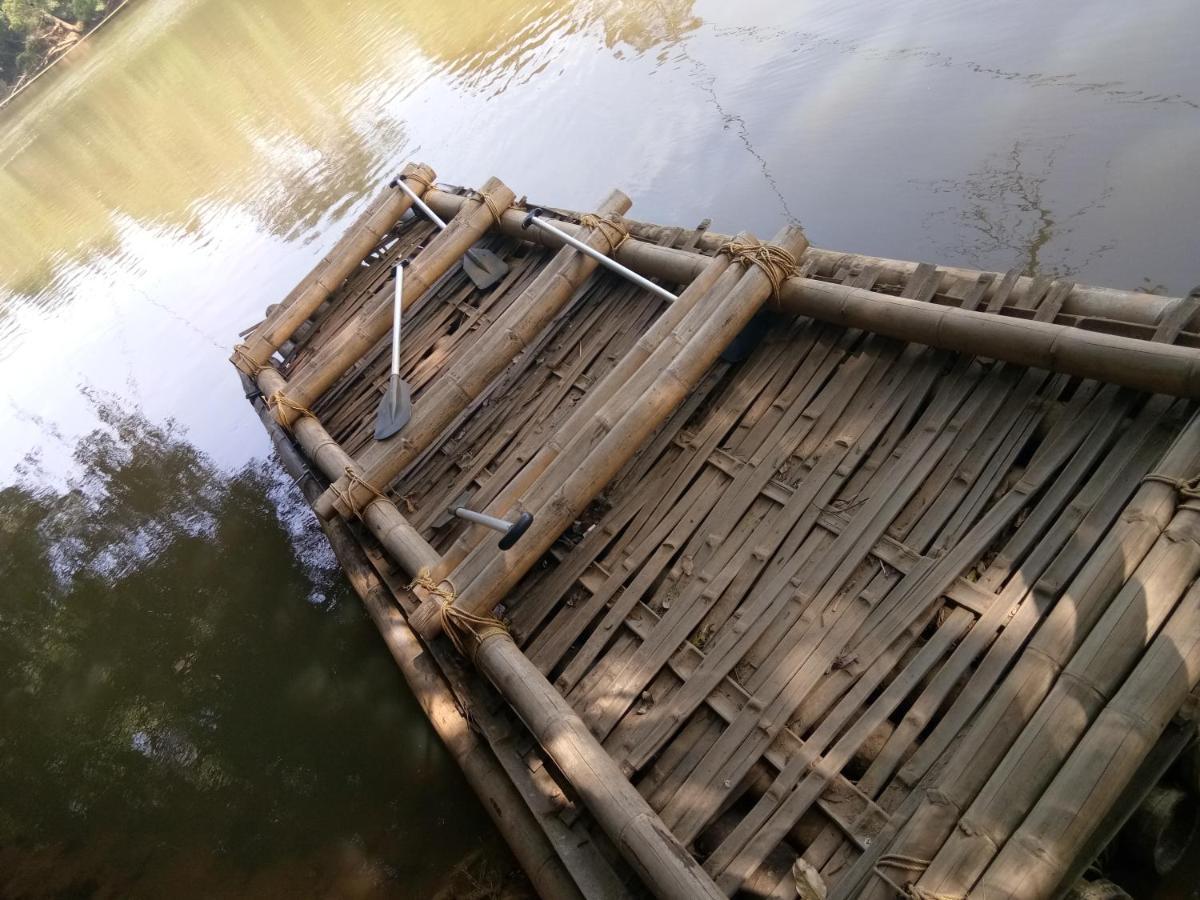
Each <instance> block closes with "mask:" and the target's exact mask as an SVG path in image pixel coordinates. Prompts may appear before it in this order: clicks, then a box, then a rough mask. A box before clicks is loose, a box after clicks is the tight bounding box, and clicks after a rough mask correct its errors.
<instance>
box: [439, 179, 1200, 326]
mask: <svg viewBox="0 0 1200 900" xmlns="http://www.w3.org/2000/svg"><path fill="white" fill-rule="evenodd" d="M463 199H464V198H463V197H462V195H460V194H455V193H452V192H450V191H444V190H440V189H437V188H435V189H434V190H433V191H431V192H430V194H429V196H428V197H426V198H425V200H426V202H427V203H429V205H430V206H431V207H432V208H433V209H434V210H435V211H436V212H438V214H439V215H443V216H448V215H453V214H454V211H455V210H457V209H458V207H459V206H460V205H461V204H462V202H463ZM520 218H521V217H520V216H516V215H514V216H513V217H512V218H511V219H509V218H507V217H506V219H505V221H504V223H503V226H502V228H501V230H502V231H503V232H504V233H505V234H506V235H508V236H510V237H520V236H521V232H520ZM622 223H623V224H624V225H625V227H626V228H627V229H628V230H629V233H630V234H631V235H633V237H635V238H636V239H637V243H639V244H643V245H645V246H652V245H654V244H656V243H658V241H660V240H662V238H664V237H665V236H667V234H668V232H669V231H670V229H669V228H668V227H666V226H663V225H653V224H649V223H646V222H639V221H637V220H635V219H628V218H623V219H622ZM556 224H557V223H556ZM559 227H562V226H561V225H560V226H559ZM729 240H730V237H729V235H726V234H720V233H718V232H713V231H705V232H704V233H703V234H702V235H701V236H700V239H699V240H698V241H697V248H698V249H699V250H701V251H703V252H707V253H712V252H714V251H716V250H717V249H719V248H720V247H721V246H723V245H724V244H726V243H728V241H729ZM629 250H630V252H631V253H637V252H640V250H641V248H638V247H636V245H635V246H631V247H630V248H629ZM682 252H686V251H673V253H675V254H678V253H682ZM618 259H619V260H620V261H621V262H623V263H625V264H626V265H628V266H630V268H637V267H636V266H634V265H632V264H631V263H630V262H629V261H628V260H627V259H626V258H625V257H624V255H623V254H618ZM810 261H813V262H815V263H816V266H817V270H818V271H820V272H822V273H829V274H832V273H833V272H836V271H837V270H838V269H840V268H849V269H868V268H869V269H875V270H878V280H879V282H880V283H881V284H896V283H900V282H904V281H906V280H907V279H908V278H909V277H910V276H911V275H912V274H913V272H914V271H916V268H917V266H918V265H919V263H915V262H912V261H909V260H902V259H888V258H886V257H881V256H869V255H867V254H864V253H845V252H842V251H838V250H826V249H822V248H820V247H813V246H809V247H808V249H807V250H805V251H804V255H803V256H802V258H801V260H800V262H801V263H805V262H810ZM676 265H682V263H681V262H680V263H676ZM638 271H641V272H642V274H643V275H651V276H653V275H654V274H659V275H660V277H663V276H662V273H654V272H650V271H642V270H640V269H639V270H638ZM985 274H990V275H992V276H993V278H994V280H995V281H997V282H998V281H1000V279H1001V273H999V272H984V271H983V270H979V269H968V268H962V267H958V266H939V267H938V277H939V284H938V292H940V293H946V292H948V291H952V290H955V289H956V288H958V289H961V288H965V287H968V286H970V285H973V284H975V283H976V282H977V281H978V280H979V277H980V276H981V275H985ZM1033 281H1034V279H1033V278H1031V277H1029V276H1028V275H1022V276H1020V277H1019V278H1017V280H1016V282H1015V283H1014V284H1013V290H1012V294H1011V296H1010V300H1011V301H1012V302H1013V303H1015V304H1018V305H1019V304H1020V303H1021V301H1022V300H1024V298H1025V297H1026V295H1027V294H1028V293H1029V291H1030V288H1031V286H1032V285H1033ZM677 283H683V279H681V280H679V281H678V282H677ZM1185 300H1186V298H1183V297H1162V296H1158V295H1156V294H1146V293H1142V292H1141V291H1124V290H1119V289H1117V288H1109V287H1097V286H1092V285H1086V284H1076V285H1073V286H1072V288H1071V291H1070V292H1069V293H1068V294H1067V296H1066V298H1065V300H1064V302H1063V306H1062V310H1061V312H1062V313H1063V314H1065V315H1069V316H1078V317H1081V318H1088V319H1106V320H1109V321H1118V322H1128V323H1130V324H1134V325H1140V326H1144V327H1153V326H1155V325H1157V324H1158V323H1159V322H1160V321H1161V320H1162V318H1163V316H1165V315H1166V314H1167V313H1168V312H1170V311H1172V310H1173V309H1176V308H1178V307H1179V305H1180V304H1182V303H1184V302H1185ZM1184 330H1186V331H1196V330H1200V315H1197V311H1196V310H1193V311H1192V312H1191V313H1190V314H1189V315H1188V316H1187V319H1186V321H1185V323H1184Z"/></svg>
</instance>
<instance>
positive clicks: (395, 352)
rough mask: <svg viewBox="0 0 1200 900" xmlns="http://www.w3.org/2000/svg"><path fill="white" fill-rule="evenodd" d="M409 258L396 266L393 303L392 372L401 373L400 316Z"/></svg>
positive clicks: (402, 308)
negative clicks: (405, 271)
mask: <svg viewBox="0 0 1200 900" xmlns="http://www.w3.org/2000/svg"><path fill="white" fill-rule="evenodd" d="M406 268H408V260H407V259H402V260H400V263H399V265H397V266H396V299H395V302H393V303H392V374H393V375H399V374H400V317H401V315H402V314H403V312H404V270H405V269H406Z"/></svg>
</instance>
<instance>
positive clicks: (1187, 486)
mask: <svg viewBox="0 0 1200 900" xmlns="http://www.w3.org/2000/svg"><path fill="white" fill-rule="evenodd" d="M1142 481H1143V482H1147V481H1156V482H1158V483H1159V484H1165V485H1168V486H1170V487H1173V488H1175V490H1176V491H1178V492H1179V495H1180V496H1181V497H1187V498H1189V499H1192V500H1195V499H1196V498H1198V497H1200V475H1197V476H1195V477H1194V478H1173V477H1172V476H1170V475H1165V474H1163V473H1162V472H1149V473H1147V474H1146V475H1143V476H1142Z"/></svg>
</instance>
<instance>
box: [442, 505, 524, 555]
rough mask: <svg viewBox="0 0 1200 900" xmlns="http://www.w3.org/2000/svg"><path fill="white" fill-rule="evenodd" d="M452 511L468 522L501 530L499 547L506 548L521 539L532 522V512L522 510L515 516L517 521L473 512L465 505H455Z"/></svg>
mask: <svg viewBox="0 0 1200 900" xmlns="http://www.w3.org/2000/svg"><path fill="white" fill-rule="evenodd" d="M453 513H454V514H455V515H456V516H458V517H459V518H460V519H466V520H467V521H468V522H474V523H475V524H477V525H483V526H485V527H487V528H490V529H492V530H493V531H499V532H501V533H502V534H503V535H504V537H502V538H500V549H501V550H507V549H508V548H509V547H511V546H512V545H513V544H515V543H516V542H517V541H519V540H520V539H521V535H523V534H524V533H525V532H526V531H528V530H529V526H530V525H532V524H533V514H532V513H527V512H523V513H521V515H519V516H518V517H517V521H515V522H509V521H508V520H507V519H500V518H497V517H496V516H489V515H488V514H487V513H481V512H475V510H473V509H467V508H466V507H465V506H456V507H455V508H454V509H453Z"/></svg>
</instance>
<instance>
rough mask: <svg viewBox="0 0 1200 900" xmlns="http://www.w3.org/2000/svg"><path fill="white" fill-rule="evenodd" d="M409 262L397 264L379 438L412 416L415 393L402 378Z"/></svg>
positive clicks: (377, 430) (377, 425) (377, 420)
mask: <svg viewBox="0 0 1200 900" xmlns="http://www.w3.org/2000/svg"><path fill="white" fill-rule="evenodd" d="M407 265H408V260H403V261H402V262H401V263H400V265H398V266H396V299H395V301H394V302H393V304H392V374H391V377H390V378H389V379H388V386H387V392H386V393H384V395H383V399H382V400H381V401H379V411H378V413H376V415H375V440H377V441H382V440H386V439H387V438H390V437H391V436H392V435H393V434H395V433H396V432H398V431H399V430H400V429H401V428H403V427H404V426H405V425H407V424H408V420H409V419H411V418H412V392H411V391H410V390H409V387H408V382H406V381H404V379H402V378H401V377H400V319H401V316H402V315H403V313H404V309H403V307H404V302H403V301H404V267H405V266H407Z"/></svg>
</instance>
